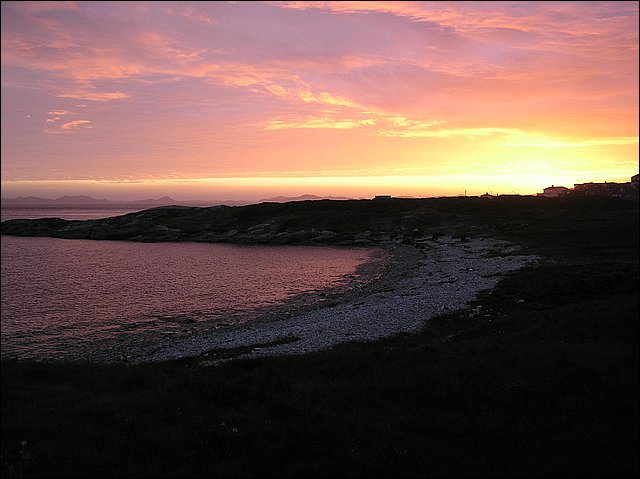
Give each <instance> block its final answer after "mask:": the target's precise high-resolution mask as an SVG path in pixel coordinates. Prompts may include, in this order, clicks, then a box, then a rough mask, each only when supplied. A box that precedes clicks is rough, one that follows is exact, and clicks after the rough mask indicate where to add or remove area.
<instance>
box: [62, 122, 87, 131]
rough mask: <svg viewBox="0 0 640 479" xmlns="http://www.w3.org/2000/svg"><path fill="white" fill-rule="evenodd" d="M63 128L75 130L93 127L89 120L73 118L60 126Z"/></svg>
mask: <svg viewBox="0 0 640 479" xmlns="http://www.w3.org/2000/svg"><path fill="white" fill-rule="evenodd" d="M60 128H62V129H63V130H73V129H76V128H93V125H91V121H89V120H73V121H70V122H68V123H65V124H63V125H61V126H60Z"/></svg>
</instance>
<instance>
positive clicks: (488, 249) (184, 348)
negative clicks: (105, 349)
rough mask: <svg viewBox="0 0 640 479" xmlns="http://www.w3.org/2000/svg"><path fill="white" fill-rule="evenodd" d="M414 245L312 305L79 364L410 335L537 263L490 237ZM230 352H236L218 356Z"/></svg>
mask: <svg viewBox="0 0 640 479" xmlns="http://www.w3.org/2000/svg"><path fill="white" fill-rule="evenodd" d="M419 244H420V246H419V247H412V246H406V245H402V244H396V245H390V246H388V247H386V248H385V249H384V250H382V251H384V254H382V255H378V257H377V258H376V259H375V260H374V261H372V262H371V263H368V264H365V265H363V267H364V268H365V270H366V269H367V268H368V269H369V271H361V279H360V281H361V283H360V284H357V285H353V287H351V288H347V290H346V291H344V290H342V291H336V292H335V293H331V292H329V293H322V295H323V296H322V297H321V298H320V299H319V300H318V301H315V302H314V303H312V304H302V305H297V306H296V305H295V304H293V305H292V304H287V305H284V308H282V307H281V308H276V309H275V310H272V311H266V312H264V313H263V314H262V315H261V316H259V317H257V318H254V319H253V320H251V321H247V322H244V323H241V324H237V325H232V326H227V327H222V328H217V329H212V330H209V331H208V332H205V331H200V332H197V333H195V334H190V335H189V336H186V337H183V338H177V337H174V338H172V340H171V341H166V342H162V343H158V344H155V345H154V347H153V349H152V350H149V349H147V348H137V347H134V348H126V349H124V350H123V349H120V348H117V351H112V352H111V353H110V354H107V355H98V356H102V357H95V356H94V357H93V358H84V359H92V360H98V361H106V362H109V361H126V362H130V363H142V362H154V361H165V360H173V359H181V358H187V357H189V358H197V363H198V364H199V365H201V366H211V365H216V364H220V363H222V362H225V361H227V360H229V357H233V358H249V357H261V356H272V355H291V354H301V353H305V352H310V351H316V350H320V349H325V348H330V347H332V346H335V345H337V344H340V343H345V342H352V341H360V342H361V341H371V340H375V339H379V338H382V337H385V336H391V335H394V334H399V333H412V332H417V331H418V330H420V329H421V328H422V327H423V325H424V323H425V321H427V320H428V319H429V318H432V317H435V316H438V315H440V314H443V313H447V312H451V311H455V310H459V309H462V308H464V307H465V306H466V305H467V304H468V302H469V301H471V300H472V299H474V298H475V297H476V296H477V294H478V293H479V292H480V291H482V290H486V289H490V288H492V287H493V286H495V284H496V283H497V282H498V280H499V279H500V277H501V276H503V275H505V274H507V273H509V272H512V271H515V270H517V269H519V268H522V267H524V266H525V265H527V264H531V263H533V262H535V261H536V260H537V259H538V258H537V257H535V256H531V255H524V254H520V253H519V248H518V247H517V246H514V245H512V244H509V243H507V242H504V241H501V240H496V239H491V238H474V239H456V238H452V237H440V238H438V239H424V240H423V241H421V242H420V243H419ZM362 278H368V279H367V280H365V281H363V280H362ZM232 350H233V351H236V354H233V355H228V354H224V352H225V351H232ZM221 353H222V354H221Z"/></svg>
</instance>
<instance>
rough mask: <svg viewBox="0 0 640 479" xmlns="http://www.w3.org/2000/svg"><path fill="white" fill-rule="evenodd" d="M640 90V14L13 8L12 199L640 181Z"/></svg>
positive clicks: (528, 9) (333, 5) (407, 191)
mask: <svg viewBox="0 0 640 479" xmlns="http://www.w3.org/2000/svg"><path fill="white" fill-rule="evenodd" d="M638 87H639V85H638V2H450V3H449V2H399V1H397V2H344V1H343V2H122V3H118V2H3V3H2V196H3V197H13V196H27V195H35V196H43V197H51V198H53V197H57V196H60V195H64V194H87V195H92V196H94V197H97V198H109V199H114V200H118V199H139V198H149V197H159V196H162V195H170V196H172V197H174V198H176V199H184V200H188V199H248V200H257V199H260V198H265V197H269V196H274V195H283V194H284V195H300V194H307V193H308V194H316V195H339V196H348V197H372V196H374V195H376V194H392V195H395V196H418V197H422V196H443V195H460V194H465V192H466V193H467V194H469V195H475V194H482V193H485V192H493V193H518V194H533V193H536V192H538V191H541V190H542V188H544V187H546V186H549V185H551V184H554V185H564V186H567V187H572V186H573V184H574V183H581V182H588V181H629V177H630V176H632V175H635V174H637V173H638Z"/></svg>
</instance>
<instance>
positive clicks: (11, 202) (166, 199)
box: [1, 195, 349, 207]
mask: <svg viewBox="0 0 640 479" xmlns="http://www.w3.org/2000/svg"><path fill="white" fill-rule="evenodd" d="M348 199H349V198H344V197H340V196H316V195H301V196H274V197H272V198H264V199H262V200H259V201H243V200H210V201H205V200H187V201H180V200H175V199H173V198H171V197H170V196H163V197H161V198H157V199H153V198H149V199H145V200H126V201H112V200H107V199H96V198H93V197H91V196H86V195H76V196H69V195H65V196H61V197H59V198H55V199H51V198H40V197H38V196H18V197H15V198H2V200H1V202H2V206H118V205H140V206H149V207H153V206H170V205H185V206H213V205H229V206H240V205H248V204H251V203H286V202H289V201H306V200H348Z"/></svg>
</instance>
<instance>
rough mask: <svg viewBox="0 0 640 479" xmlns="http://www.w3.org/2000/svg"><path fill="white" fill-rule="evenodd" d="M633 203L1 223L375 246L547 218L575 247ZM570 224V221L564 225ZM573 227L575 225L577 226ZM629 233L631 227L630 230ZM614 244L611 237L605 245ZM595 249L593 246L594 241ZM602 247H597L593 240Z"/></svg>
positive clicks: (310, 205) (626, 218)
mask: <svg viewBox="0 0 640 479" xmlns="http://www.w3.org/2000/svg"><path fill="white" fill-rule="evenodd" d="M634 211H636V212H637V202H635V201H628V200H622V199H616V198H600V197H575V196H567V197H562V198H551V199H550V198H539V197H528V196H504V197H496V198H492V199H484V198H478V197H456V198H452V197H448V198H426V199H399V198H398V199H395V198H394V199H388V200H383V201H376V200H346V201H330V200H318V201H300V202H289V203H260V204H254V205H248V206H213V207H188V206H169V207H157V208H150V209H147V210H143V211H140V212H136V213H129V214H126V215H122V216H116V217H112V218H104V219H95V220H84V221H78V220H63V219H60V218H47V219H38V220H18V219H14V220H7V221H4V222H2V225H1V232H2V234H3V235H14V236H51V237H57V238H76V239H97V240H127V241H141V242H162V241H194V242H227V243H237V244H323V245H376V244H387V243H389V242H403V243H408V244H412V243H415V242H416V241H418V242H419V240H420V239H421V238H424V237H430V236H432V235H442V234H449V235H452V234H453V235H456V234H457V235H472V234H473V235H486V236H494V237H498V238H501V237H505V236H507V235H508V236H510V237H513V236H517V238H518V239H527V240H528V241H531V240H535V239H536V238H537V237H538V236H540V235H541V232H540V231H539V228H538V224H537V223H539V222H540V221H541V219H544V220H545V221H550V222H552V225H553V228H555V230H556V233H557V234H556V236H552V237H551V238H549V235H548V234H547V232H544V237H545V241H544V244H541V245H540V246H541V247H545V246H549V247H552V246H554V244H555V242H556V240H555V239H554V238H556V237H557V241H558V242H559V241H562V242H564V243H566V242H567V240H568V239H569V238H572V239H573V240H574V241H575V245H579V244H580V243H581V242H582V241H583V240H582V237H581V233H580V231H581V229H587V228H592V227H593V226H594V224H593V222H595V224H598V223H599V222H600V220H599V219H598V214H606V218H607V221H610V220H611V218H612V217H616V218H617V221H619V222H620V224H628V225H629V227H630V228H631V226H632V225H633V224H634V221H635V224H637V214H636V215H635V216H636V218H634ZM569 225H571V226H569ZM578 225H579V226H578ZM636 235H637V232H636ZM616 241H621V240H620V239H618V238H616V237H614V236H612V237H611V238H608V241H607V244H609V243H615V242H616ZM594 246H595V245H594ZM601 249H602V250H603V252H604V251H606V250H605V245H601Z"/></svg>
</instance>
